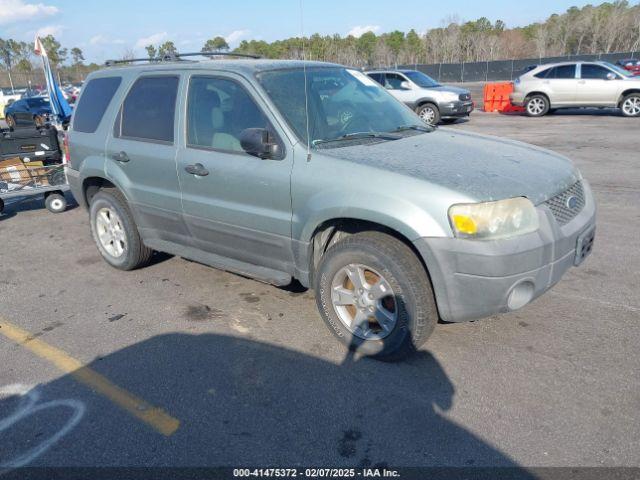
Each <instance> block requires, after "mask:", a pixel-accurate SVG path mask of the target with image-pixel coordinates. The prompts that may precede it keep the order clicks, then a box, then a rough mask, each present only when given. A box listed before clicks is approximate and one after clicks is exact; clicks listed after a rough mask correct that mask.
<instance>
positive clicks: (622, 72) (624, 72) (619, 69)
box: [602, 62, 633, 77]
mask: <svg viewBox="0 0 640 480" xmlns="http://www.w3.org/2000/svg"><path fill="white" fill-rule="evenodd" d="M602 63H603V64H604V65H606V66H607V67H609V68H610V69H611V70H615V72H616V73H619V74H620V75H622V76H623V77H632V76H633V74H632V73H631V72H629V71H628V70H625V69H624V68H622V67H619V66H618V65H614V64H613V63H609V62H602Z"/></svg>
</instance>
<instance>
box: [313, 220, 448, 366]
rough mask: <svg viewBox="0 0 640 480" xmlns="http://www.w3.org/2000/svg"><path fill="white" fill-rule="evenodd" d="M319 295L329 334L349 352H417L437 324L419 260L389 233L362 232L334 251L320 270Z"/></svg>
mask: <svg viewBox="0 0 640 480" xmlns="http://www.w3.org/2000/svg"><path fill="white" fill-rule="evenodd" d="M315 290H316V302H317V305H318V309H319V310H320V314H321V315H322V318H323V319H324V321H325V323H326V324H327V326H328V327H329V330H331V331H332V332H333V333H334V335H336V337H338V339H339V340H340V341H341V342H342V343H343V344H345V345H346V346H348V347H349V348H350V350H352V351H358V352H360V353H362V354H364V355H367V356H372V357H375V358H378V359H382V360H398V359H401V358H404V357H406V356H407V355H409V354H411V353H413V352H414V351H415V350H416V348H417V347H419V346H420V345H422V344H423V343H424V342H425V341H426V340H427V338H428V337H429V336H430V335H431V333H432V332H433V329H434V327H435V325H436V323H437V321H438V312H437V309H436V304H435V300H434V297H433V292H432V289H431V283H430V281H429V278H428V277H427V274H426V272H425V270H424V268H423V267H422V264H421V263H420V261H419V259H418V258H416V256H415V254H414V253H413V251H412V250H411V249H410V248H409V247H408V246H407V245H405V244H404V243H402V242H401V241H399V240H397V239H395V238H394V237H392V236H390V235H387V234H384V233H380V232H364V233H357V234H355V235H352V236H349V237H347V238H346V239H344V240H342V241H340V242H338V243H336V244H335V245H333V246H332V247H330V248H329V250H328V251H327V252H326V253H325V254H324V256H323V257H322V259H321V261H320V264H319V265H318V270H317V276H316V282H315Z"/></svg>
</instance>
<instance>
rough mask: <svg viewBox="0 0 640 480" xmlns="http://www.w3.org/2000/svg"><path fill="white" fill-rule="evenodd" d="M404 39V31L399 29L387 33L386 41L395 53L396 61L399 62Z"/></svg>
mask: <svg viewBox="0 0 640 480" xmlns="http://www.w3.org/2000/svg"><path fill="white" fill-rule="evenodd" d="M404 41H405V39H404V32H401V31H399V30H395V31H393V32H391V33H389V34H387V35H385V38H384V42H385V44H386V45H387V47H389V49H390V50H391V52H392V53H393V57H394V61H395V63H398V55H400V51H401V50H402V47H404Z"/></svg>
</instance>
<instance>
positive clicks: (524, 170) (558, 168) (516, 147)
mask: <svg viewBox="0 0 640 480" xmlns="http://www.w3.org/2000/svg"><path fill="white" fill-rule="evenodd" d="M322 154H323V155H329V156H332V157H334V158H339V159H342V160H347V161H350V162H354V163H359V164H363V165H367V166H369V167H373V168H379V169H383V170H388V171H391V172H394V173H396V174H403V175H407V176H410V177H412V178H418V179H422V180H425V181H427V182H430V183H432V184H436V185H439V186H442V187H444V188H448V189H450V190H453V191H456V192H459V193H462V194H464V195H466V196H468V197H470V198H472V199H474V200H475V201H490V200H501V199H504V198H512V197H521V196H525V197H527V198H528V199H529V200H531V201H532V202H533V203H534V204H536V205H538V204H540V203H542V202H544V201H545V200H547V199H549V198H551V197H553V196H554V195H557V194H558V193H560V192H562V191H564V190H566V189H567V188H568V187H570V186H571V185H573V184H574V183H575V182H577V181H578V179H579V178H580V174H579V172H578V170H577V169H576V168H575V167H574V166H573V164H572V163H571V161H570V160H569V159H568V158H566V157H563V156H562V155H558V154H557V153H554V152H551V151H549V150H545V149H543V148H539V147H535V146H533V145H529V144H526V143H522V142H516V141H513V140H504V139H500V138H496V137H490V136H486V135H480V134H475V133H466V132H460V131H459V130H453V129H447V128H438V129H437V130H436V131H434V132H431V133H423V134H420V135H415V136H410V137H406V138H403V139H401V140H393V141H386V142H381V143H375V144H363V145H356V146H350V147H343V148H332V149H323V150H322Z"/></svg>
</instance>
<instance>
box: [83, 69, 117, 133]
mask: <svg viewBox="0 0 640 480" xmlns="http://www.w3.org/2000/svg"><path fill="white" fill-rule="evenodd" d="M121 82H122V77H104V78H94V79H93V80H90V81H89V83H87V85H86V86H85V87H84V91H83V92H82V100H81V101H80V103H79V104H78V106H77V107H76V109H75V112H74V114H73V130H75V131H76V132H83V133H94V132H95V131H96V130H97V129H98V125H100V120H102V117H103V115H104V112H105V111H106V110H107V107H108V106H109V103H111V99H112V98H113V95H114V94H115V93H116V90H118V87H119V86H120V83H121Z"/></svg>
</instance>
